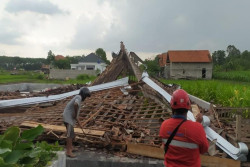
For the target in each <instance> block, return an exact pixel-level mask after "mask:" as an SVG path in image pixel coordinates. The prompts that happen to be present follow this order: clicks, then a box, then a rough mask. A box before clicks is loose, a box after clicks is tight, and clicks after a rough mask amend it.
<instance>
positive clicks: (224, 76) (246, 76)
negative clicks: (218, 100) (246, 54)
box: [213, 71, 250, 82]
mask: <svg viewBox="0 0 250 167" xmlns="http://www.w3.org/2000/svg"><path fill="white" fill-rule="evenodd" d="M213 79H220V80H232V81H242V82H250V71H228V72H213Z"/></svg>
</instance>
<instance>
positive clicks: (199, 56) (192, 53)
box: [158, 50, 212, 67]
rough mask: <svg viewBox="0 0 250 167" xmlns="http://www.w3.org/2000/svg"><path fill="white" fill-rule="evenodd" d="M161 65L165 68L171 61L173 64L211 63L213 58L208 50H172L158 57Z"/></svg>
mask: <svg viewBox="0 0 250 167" xmlns="http://www.w3.org/2000/svg"><path fill="white" fill-rule="evenodd" d="M158 57H159V65H160V66H161V67H163V66H164V65H165V64H166V62H167V57H169V61H170V62H173V63H210V62H212V57H211V55H210V53H209V51H208V50H170V51H168V52H166V53H162V54H161V55H158Z"/></svg>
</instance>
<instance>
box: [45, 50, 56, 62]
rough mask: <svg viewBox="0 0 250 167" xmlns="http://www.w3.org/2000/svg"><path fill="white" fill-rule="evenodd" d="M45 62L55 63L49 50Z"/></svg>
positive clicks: (53, 56)
mask: <svg viewBox="0 0 250 167" xmlns="http://www.w3.org/2000/svg"><path fill="white" fill-rule="evenodd" d="M47 61H48V63H49V64H53V63H54V61H55V55H54V53H52V51H51V50H50V51H49V52H48V56H47Z"/></svg>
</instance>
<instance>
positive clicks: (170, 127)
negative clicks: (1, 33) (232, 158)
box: [160, 89, 208, 167]
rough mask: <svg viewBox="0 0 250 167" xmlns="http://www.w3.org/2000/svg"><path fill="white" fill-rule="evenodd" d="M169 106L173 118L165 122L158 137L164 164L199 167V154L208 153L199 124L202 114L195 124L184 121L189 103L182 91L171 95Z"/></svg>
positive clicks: (177, 166)
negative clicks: (161, 145) (162, 151)
mask: <svg viewBox="0 0 250 167" xmlns="http://www.w3.org/2000/svg"><path fill="white" fill-rule="evenodd" d="M170 105H171V108H172V113H173V116H172V118H170V119H168V120H165V121H164V122H163V123H162V125H161V128H160V137H161V138H162V141H163V144H164V145H165V161H164V164H165V166H166V167H188V166H191V167H200V166H201V162H200V154H203V153H205V152H207V151H208V141H207V138H206V133H205V131H204V129H203V127H202V124H201V122H202V120H203V118H202V114H198V115H197V117H196V122H193V121H189V120H186V119H187V112H188V110H189V109H190V106H191V103H190V100H189V96H188V94H187V93H186V92H185V91H184V90H182V89H178V90H176V91H175V92H174V93H173V95H172V98H171V101H170ZM177 126H179V129H178V128H176V127H177ZM175 129H176V130H175ZM174 131H176V133H175V135H172V136H174V137H173V138H172V137H170V136H171V134H172V133H173V132H174ZM171 138H172V140H171ZM168 140H169V141H168ZM167 141H168V142H167ZM169 142H170V144H169ZM166 143H167V145H168V146H166Z"/></svg>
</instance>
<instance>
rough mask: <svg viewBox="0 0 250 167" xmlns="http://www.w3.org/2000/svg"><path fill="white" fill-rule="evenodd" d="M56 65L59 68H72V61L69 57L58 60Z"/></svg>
mask: <svg viewBox="0 0 250 167" xmlns="http://www.w3.org/2000/svg"><path fill="white" fill-rule="evenodd" d="M54 66H55V67H56V68H59V69H70V61H69V60H68V59H61V60H56V61H55V62H54Z"/></svg>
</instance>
